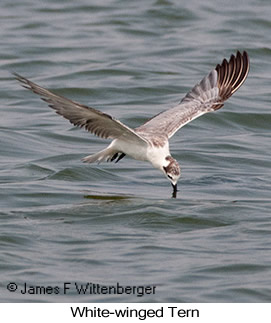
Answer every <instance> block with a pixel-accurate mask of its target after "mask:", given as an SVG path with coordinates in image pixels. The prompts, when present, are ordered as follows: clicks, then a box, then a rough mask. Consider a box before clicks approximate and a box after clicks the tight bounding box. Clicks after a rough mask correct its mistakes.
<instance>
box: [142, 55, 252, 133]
mask: <svg viewBox="0 0 271 323" xmlns="http://www.w3.org/2000/svg"><path fill="white" fill-rule="evenodd" d="M248 71H249V58H248V54H247V52H245V51H244V52H243V54H241V53H240V52H239V51H238V52H237V54H236V56H234V55H232V56H231V58H230V60H229V61H227V60H226V59H224V60H223V62H222V64H218V65H217V66H216V68H215V69H214V70H212V71H211V72H210V73H209V75H207V76H206V77H205V78H204V79H203V80H202V81H201V82H200V83H199V84H197V85H196V86H195V87H194V88H193V89H192V90H191V91H190V92H188V93H187V95H186V96H185V97H184V98H183V100H182V101H181V102H180V104H178V105H177V106H176V107H174V108H171V109H169V110H166V111H164V112H161V113H160V114H158V115H156V116H154V117H153V118H151V119H150V120H148V121H147V122H146V123H144V124H143V125H142V126H140V127H139V128H137V129H136V131H138V132H139V133H141V132H142V133H144V132H146V133H157V132H158V133H161V134H164V135H167V136H168V138H170V137H172V136H173V135H174V133H175V132H176V131H178V130H179V129H180V128H181V127H183V126H184V125H185V124H187V123H188V122H190V121H192V120H194V119H196V118H198V117H199V116H201V115H203V114H205V113H207V112H211V111H215V110H218V109H220V108H221V107H222V106H223V104H224V101H225V100H227V99H228V98H229V97H230V96H231V95H232V94H233V93H234V92H235V91H237V90H238V89H239V87H240V86H241V85H242V84H243V83H244V81H245V79H246V77H247V75H248Z"/></svg>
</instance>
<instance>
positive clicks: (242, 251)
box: [0, 0, 271, 302]
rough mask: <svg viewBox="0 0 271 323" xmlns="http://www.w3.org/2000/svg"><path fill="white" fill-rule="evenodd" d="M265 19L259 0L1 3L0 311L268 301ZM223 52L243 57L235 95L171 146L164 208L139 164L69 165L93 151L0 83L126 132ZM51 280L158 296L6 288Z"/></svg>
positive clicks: (158, 182) (159, 182) (161, 193)
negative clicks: (7, 307) (174, 171)
mask: <svg viewBox="0 0 271 323" xmlns="http://www.w3.org/2000/svg"><path fill="white" fill-rule="evenodd" d="M270 14H271V3H270V1H267V0H266V1H263V0H262V1H252V0H248V1H239V2H236V1H232V0H228V1H227V2H225V1H214V0H208V1H204V2H200V1H194V0H190V1H189V2H187V3H186V4H183V3H182V2H181V1H170V0H168V1H166V0H151V1H117V0H107V1H105V0H103V1H100V0H99V1H98V0H96V1H86V0H85V1H84V0H80V1H65V2H63V1H55V0H54V1H49V0H47V1H44V0H43V1H34V0H21V1H12V2H11V1H7V0H3V1H1V4H0V15H1V20H0V26H1V28H0V34H1V37H0V42H1V53H0V57H1V61H0V62H1V87H0V98H1V107H0V109H1V110H0V113H1V119H0V138H1V139H0V151H1V159H0V163H1V166H0V167H1V168H0V185H1V186H0V189H1V190H0V201H1V209H0V215H1V216H0V219H1V226H0V246H1V247H0V248H1V253H0V260H1V262H0V273H1V284H0V300H2V301H3V302H8V301H9V302H11V301H21V302H24V301H46V302H57V301H61V302H63V301H64V302H65V301H67V302H76V301H77V302H83V301H88V302H90V301H101V302H123V301H126V302H139V301H140V302H142V301H143V302H267V301H270V300H271V288H270V282H271V271H270V265H271V261H270V259H271V252H270V249H271V248H270V244H271V222H270V209H271V202H270V197H271V194H270V189H271V179H270V168H271V149H270V148H271V147H270V124H271V113H270V111H271V107H270V102H271V100H270V84H271V77H270V75H271V64H270V59H271V48H270V28H271V23H270ZM237 49H239V50H247V51H248V53H249V55H250V58H251V70H250V74H249V77H248V79H247V81H246V82H245V84H244V85H243V86H242V88H241V89H240V90H239V91H238V92H237V93H236V94H235V95H234V96H233V97H232V98H231V99H230V100H229V101H228V102H227V103H226V104H225V107H224V108H223V109H222V110H220V111H219V112H217V113H212V114H208V115H206V116H203V117H201V118H199V119H197V120H195V121H193V122H192V123H191V124H188V125H187V126H186V127H185V128H183V129H182V130H181V131H180V132H178V134H176V135H175V136H174V138H172V140H171V152H172V154H173V156H174V157H175V158H176V159H177V160H178V161H179V162H180V163H181V166H182V178H181V180H180V183H179V188H180V192H179V195H178V198H177V199H172V198H171V187H170V185H169V183H168V182H167V180H166V179H165V178H164V177H163V175H162V174H160V173H159V172H158V171H157V170H155V169H153V168H152V166H151V165H149V164H147V163H142V162H138V161H135V160H131V159H129V158H125V159H123V160H122V161H121V162H119V163H118V164H101V165H99V166H97V165H86V164H82V163H81V161H80V159H81V158H82V157H84V156H85V155H88V154H91V153H94V152H97V151H98V150H100V149H102V148H103V147H105V145H106V144H107V142H105V141H103V140H101V139H99V138H96V137H95V136H93V135H91V134H88V133H86V132H84V131H83V130H79V129H76V128H74V127H72V126H71V125H70V124H69V123H68V122H67V121H66V120H64V119H62V118H60V117H59V116H57V115H56V114H55V113H54V112H53V111H51V109H49V108H48V107H47V105H46V104H45V103H44V102H42V101H41V100H39V98H38V97H36V96H35V95H33V94H31V93H30V92H28V91H26V90H25V89H23V88H21V87H20V85H19V84H18V83H17V82H16V81H15V80H14V77H13V76H12V74H11V72H18V73H20V74H22V75H24V76H26V77H28V78H30V79H32V80H34V81H36V82H38V83H39V84H41V85H43V86H45V87H47V88H49V89H51V90H55V91H56V92H57V93H59V94H61V95H64V96H67V97H69V98H71V99H75V100H77V101H79V102H82V103H85V104H89V105H91V106H93V107H96V108H98V109H101V110H102V111H104V112H107V113H109V114H111V115H113V116H115V117H117V118H119V119H120V120H122V121H123V122H124V123H126V124H128V125H129V126H131V127H136V126H137V125H139V124H141V123H142V122H144V121H145V120H146V119H147V118H148V117H151V116H152V115H154V114H156V113H158V112H159V111H161V110H163V109H166V108H168V107H171V106H173V105H174V104H176V103H177V102H178V101H179V100H180V99H181V98H182V97H183V95H185V93H186V91H188V90H189V89H190V88H191V87H192V86H193V85H194V84H195V83H196V82H198V81H199V80H200V79H201V78H202V77H203V76H205V75H206V74H207V73H208V72H209V71H210V70H211V69H212V68H213V67H214V66H215V65H216V64H217V63H220V62H221V60H222V59H223V58H224V57H226V58H229V57H230V55H231V54H232V53H234V52H235V51H236V50H237ZM9 282H14V283H16V284H17V287H18V289H17V291H15V292H8V290H7V288H6V286H7V284H8V283H9ZM64 282H71V283H72V284H74V283H75V282H78V283H87V282H92V283H97V284H101V285H105V286H109V285H115V284H116V283H117V282H119V284H121V285H123V286H141V285H151V286H153V285H155V286H156V292H155V294H150V295H145V296H143V297H138V296H136V295H123V294H119V295H102V294H100V295H99V294H92V295H91V294H89V293H88V294H86V295H78V293H77V292H76V290H75V289H74V288H71V289H70V291H69V292H67V293H66V295H65V294H64V293H63V292H62V290H61V292H60V293H59V294H56V293H51V294H50V293H47V295H39V294H38V295H35V294H33V293H27V294H22V293H21V292H20V289H21V288H23V284H24V283H26V284H27V285H28V286H36V285H39V286H59V287H60V288H62V287H63V284H64ZM71 286H74V285H71Z"/></svg>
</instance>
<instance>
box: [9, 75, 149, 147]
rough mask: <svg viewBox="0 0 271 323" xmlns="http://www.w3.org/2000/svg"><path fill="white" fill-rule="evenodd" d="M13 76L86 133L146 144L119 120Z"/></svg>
mask: <svg viewBox="0 0 271 323" xmlns="http://www.w3.org/2000/svg"><path fill="white" fill-rule="evenodd" d="M14 75H15V76H16V78H17V80H18V81H20V82H21V83H22V84H23V86H24V87H25V88H27V89H29V90H31V91H32V92H34V93H36V94H38V95H39V96H40V97H41V99H42V100H44V101H46V102H47V103H48V104H49V106H50V107H51V108H52V109H54V110H55V111H56V113H58V114H60V115H61V116H63V117H64V118H66V119H68V120H69V121H70V122H71V123H72V124H73V125H75V126H79V127H81V128H82V127H84V128H85V129H86V130H87V131H89V132H91V133H93V134H95V135H97V136H99V137H101V138H105V139H107V138H108V139H116V138H120V137H122V138H125V140H127V141H131V142H138V143H140V144H141V145H142V144H147V141H146V140H145V139H144V138H142V137H141V136H140V135H138V134H137V133H135V132H134V130H132V129H130V128H129V127H127V126H125V125H124V124H123V123H121V122H120V121H119V120H116V119H113V118H112V117H111V116H110V115H108V114H106V113H103V112H101V111H99V110H96V109H93V108H90V107H88V106H86V105H83V104H80V103H77V102H75V101H72V100H70V99H67V98H65V97H63V96H60V95H57V94H54V93H52V92H51V91H49V90H46V89H44V88H42V87H41V86H39V85H37V84H35V83H34V82H31V81H29V80H28V79H26V78H24V77H22V76H20V75H19V74H15V73H14Z"/></svg>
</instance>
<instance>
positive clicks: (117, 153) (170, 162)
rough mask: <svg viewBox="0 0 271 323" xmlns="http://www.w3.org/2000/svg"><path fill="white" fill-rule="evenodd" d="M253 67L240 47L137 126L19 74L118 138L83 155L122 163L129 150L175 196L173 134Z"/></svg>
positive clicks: (79, 120)
mask: <svg viewBox="0 0 271 323" xmlns="http://www.w3.org/2000/svg"><path fill="white" fill-rule="evenodd" d="M248 71H249V57H248V54H247V52H246V51H244V52H243V53H242V54H241V53H240V52H239V51H237V53H236V55H231V57H230V59H229V60H228V61H227V60H226V59H224V60H223V61H222V63H221V64H218V65H217V66H216V67H215V69H213V70H212V71H211V72H210V73H209V74H208V75H207V76H206V77H204V78H203V79H202V81H201V82H200V83H198V84H196V85H195V86H194V87H193V88H192V90H191V91H190V92H188V93H187V94H186V96H185V97H184V98H183V99H182V100H181V102H180V103H179V104H177V105H176V106H175V107H173V108H170V109H168V110H165V111H163V112H160V113H159V114H157V115H155V116H154V117H152V118H151V119H149V120H148V121H146V122H145V123H144V124H143V125H141V126H139V127H137V128H135V129H132V128H130V127H128V126H126V125H125V124H123V123H122V122H120V121H119V120H117V119H115V118H113V117H111V116H110V115H108V114H106V113H103V112H101V111H99V110H96V109H94V108H91V107H88V106H86V105H84V104H80V103H77V102H75V101H72V100H70V99H67V98H65V97H63V96H60V95H58V94H55V93H52V92H51V91H49V90H46V89H45V88H43V87H41V86H39V85H38V84H35V83H34V82H31V81H30V80H28V79H27V78H25V77H23V76H20V75H19V74H17V73H14V75H15V77H16V78H17V80H18V81H20V82H21V83H22V85H23V86H24V87H25V88H27V89H29V90H31V91H32V92H34V93H36V94H38V95H39V96H40V97H41V99H42V100H44V101H46V102H47V103H48V104H49V107H51V108H52V109H54V110H55V111H56V113H58V114H60V115H61V116H63V117H64V118H66V119H68V120H69V121H70V122H71V123H72V124H73V125H75V126H79V127H81V128H85V129H86V130H87V131H89V132H91V133H93V134H95V135H97V136H99V137H101V138H105V139H112V141H111V143H110V144H109V146H108V147H107V148H105V149H103V150H102V151H99V152H97V153H96V154H93V155H89V156H87V157H85V158H83V159H82V160H83V161H84V162H86V163H93V162H102V161H111V162H112V161H114V160H115V161H116V162H118V161H119V160H121V159H122V158H123V157H125V156H126V155H127V156H130V157H132V158H134V159H136V160H141V161H148V162H150V163H151V164H152V165H153V167H155V168H157V169H159V170H160V171H161V172H162V173H163V174H164V175H165V176H166V178H167V179H168V180H169V181H170V183H171V185H172V187H173V194H172V196H173V197H176V195H177V182H178V179H179V177H180V175H181V169H180V166H179V164H178V162H177V161H176V160H175V159H174V158H173V157H172V156H171V154H170V151H169V139H170V138H171V137H172V136H173V135H174V134H175V133H176V132H177V131H178V130H179V129H180V128H182V127H183V126H184V125H186V124H187V123H188V122H190V121H192V120H194V119H196V118H198V117H199V116H201V115H203V114H205V113H208V112H211V111H216V110H218V109H220V108H222V107H223V105H224V102H225V101H226V100H227V99H228V98H229V97H230V96H231V95H232V94H233V93H234V92H236V91H237V90H238V89H239V87H240V86H241V85H242V84H243V83H244V81H245V79H246V77H247V75H248Z"/></svg>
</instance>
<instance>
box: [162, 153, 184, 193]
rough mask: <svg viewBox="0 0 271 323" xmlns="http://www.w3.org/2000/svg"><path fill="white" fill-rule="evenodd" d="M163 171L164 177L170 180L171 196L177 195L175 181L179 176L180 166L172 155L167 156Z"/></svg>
mask: <svg viewBox="0 0 271 323" xmlns="http://www.w3.org/2000/svg"><path fill="white" fill-rule="evenodd" d="M163 173H164V174H165V175H166V178H167V179H168V180H169V181H170V183H171V185H172V187H173V194H172V197H176V195H177V182H178V179H179V177H180V176H181V169H180V166H179V164H178V162H177V160H175V159H174V158H173V157H171V156H167V157H166V158H165V162H164V165H163Z"/></svg>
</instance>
